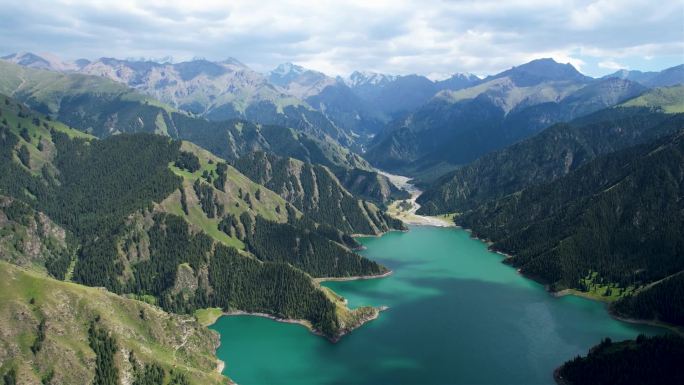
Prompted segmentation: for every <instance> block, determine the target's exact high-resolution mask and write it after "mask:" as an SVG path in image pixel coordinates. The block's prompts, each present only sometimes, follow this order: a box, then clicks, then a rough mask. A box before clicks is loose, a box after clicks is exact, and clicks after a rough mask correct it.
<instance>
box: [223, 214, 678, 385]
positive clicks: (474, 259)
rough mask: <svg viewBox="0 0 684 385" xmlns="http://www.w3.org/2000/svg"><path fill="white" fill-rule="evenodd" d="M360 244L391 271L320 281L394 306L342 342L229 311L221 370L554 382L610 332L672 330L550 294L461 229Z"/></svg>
mask: <svg viewBox="0 0 684 385" xmlns="http://www.w3.org/2000/svg"><path fill="white" fill-rule="evenodd" d="M360 242H361V243H362V244H363V245H364V246H365V250H364V251H363V252H362V254H363V255H364V256H367V257H369V258H371V259H374V260H376V261H378V262H380V263H382V264H384V265H385V266H387V267H389V268H390V269H392V270H393V274H392V275H390V276H388V277H385V278H380V279H368V280H357V281H346V282H325V283H324V285H325V286H327V287H329V288H331V289H333V290H334V291H335V292H336V293H338V294H340V295H342V296H344V297H345V298H346V299H347V300H348V302H349V305H350V307H357V306H362V305H373V306H388V307H389V309H388V310H386V311H383V312H382V313H381V314H380V317H379V318H378V319H376V320H374V321H371V322H369V323H367V324H366V325H364V326H362V327H361V328H360V329H358V330H355V331H353V332H352V333H351V334H349V335H347V336H345V337H343V338H342V339H341V340H340V341H339V342H337V343H334V344H333V343H330V342H329V341H327V340H326V339H324V338H321V337H319V336H316V335H314V334H313V333H311V332H309V331H308V330H307V329H306V328H304V327H302V326H300V325H294V324H288V323H281V322H276V321H273V320H270V319H266V318H261V317H256V316H223V317H221V318H219V319H218V321H217V322H216V323H215V324H214V325H212V326H211V328H212V329H214V330H216V331H217V332H219V333H220V335H221V346H220V347H219V349H218V351H217V355H218V357H219V359H221V360H223V361H224V362H225V363H226V366H225V368H224V373H225V374H227V375H229V376H230V377H231V378H232V379H233V380H234V381H236V382H237V383H238V384H241V385H254V384H258V385H262V384H285V383H288V384H292V383H297V384H389V383H392V384H497V383H507V384H553V383H554V381H553V370H554V369H555V368H556V367H558V366H560V365H561V364H562V363H563V362H565V361H566V360H568V359H571V358H573V357H574V356H576V355H578V354H585V352H586V351H587V349H589V348H590V347H591V346H593V345H594V344H595V343H596V341H600V340H601V339H602V338H604V337H610V338H612V339H613V340H623V339H627V338H634V337H636V336H637V335H638V334H640V333H643V334H645V335H655V334H661V333H664V332H665V330H664V329H660V328H657V327H653V326H648V325H641V324H631V323H626V322H622V321H619V320H616V319H614V318H612V317H611V316H610V315H609V313H608V311H607V309H606V305H605V304H604V303H601V302H597V301H592V300H589V299H585V298H580V297H576V296H562V297H555V296H553V295H551V294H549V293H548V292H547V291H546V290H545V289H544V286H543V285H541V284H539V283H537V282H534V281H532V280H530V279H527V278H525V277H523V276H521V275H520V274H518V273H517V272H516V270H515V269H514V268H511V267H509V266H507V265H505V264H503V263H501V261H502V258H503V257H502V256H501V255H500V254H497V253H493V252H491V251H489V250H488V249H487V247H486V245H485V243H483V242H482V241H480V240H477V239H474V238H472V237H471V236H470V234H469V233H468V232H467V231H465V230H462V229H458V228H444V227H431V226H411V227H410V230H409V231H408V232H390V233H387V234H385V235H383V236H381V237H369V238H361V239H360Z"/></svg>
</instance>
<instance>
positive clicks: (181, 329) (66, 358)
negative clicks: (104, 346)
mask: <svg viewBox="0 0 684 385" xmlns="http://www.w3.org/2000/svg"><path fill="white" fill-rule="evenodd" d="M0 273H1V275H2V277H3V279H2V280H0V324H2V333H0V363H1V364H0V371H2V372H5V371H6V370H9V367H10V366H12V367H15V368H16V369H17V374H18V377H19V379H20V383H26V384H38V383H40V379H41V378H42V376H44V375H45V374H46V373H47V372H48V371H50V370H53V371H54V374H55V378H54V380H53V383H69V384H76V383H88V382H89V381H90V380H89V379H92V378H93V375H94V365H93V360H94V358H95V353H94V352H93V351H92V349H90V347H89V344H88V326H89V322H90V321H91V320H93V319H94V318H95V317H96V316H98V315H99V316H100V324H101V325H102V326H103V327H104V328H106V329H107V330H109V331H110V332H111V333H112V335H113V336H114V337H115V338H116V340H117V343H118V347H119V349H118V351H117V354H116V362H117V365H118V366H119V371H120V377H122V378H123V377H126V375H127V374H130V372H131V370H132V369H131V365H130V363H129V361H128V352H133V353H134V355H135V357H136V359H137V360H138V361H140V362H145V363H151V362H157V363H158V364H160V365H162V366H163V367H165V368H166V369H167V370H170V369H172V368H173V369H174V370H176V371H181V372H183V373H185V374H186V375H187V376H188V377H189V379H190V380H191V382H192V383H194V384H221V383H226V382H227V379H226V378H225V377H222V376H221V375H220V374H219V373H218V372H217V371H216V370H215V369H216V358H215V356H214V350H215V347H216V344H217V343H218V339H217V337H216V335H215V334H214V333H213V332H211V331H209V330H208V329H206V328H204V327H202V326H201V325H200V324H199V323H197V322H196V321H195V320H194V319H193V318H192V317H188V316H178V315H171V314H168V313H165V312H163V311H162V310H160V309H159V308H156V307H153V306H150V305H148V304H145V303H143V302H140V301H135V300H131V299H126V298H123V297H119V296H117V295H114V294H112V293H109V292H107V291H105V290H102V289H98V288H90V287H85V286H81V285H77V284H72V283H67V282H61V281H57V280H54V279H51V278H47V277H45V276H43V275H42V274H40V273H37V272H33V271H29V270H24V269H22V268H19V267H16V266H14V265H11V264H8V263H6V262H0ZM32 299H33V302H34V303H33V304H32V303H31V301H32ZM141 312H142V313H141ZM141 314H143V317H144V318H145V319H142V318H141ZM40 319H45V324H46V337H45V341H44V342H43V345H42V348H41V350H40V351H39V352H38V353H37V354H35V355H34V354H33V353H32V352H31V349H30V347H31V345H32V344H33V342H34V341H35V339H36V332H37V326H38V323H39V322H40ZM56 357H59V359H55V358H56Z"/></svg>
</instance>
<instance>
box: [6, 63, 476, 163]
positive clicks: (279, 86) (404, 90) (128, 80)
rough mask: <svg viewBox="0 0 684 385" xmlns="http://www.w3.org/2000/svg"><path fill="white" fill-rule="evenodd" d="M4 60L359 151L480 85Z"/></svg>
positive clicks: (208, 67)
mask: <svg viewBox="0 0 684 385" xmlns="http://www.w3.org/2000/svg"><path fill="white" fill-rule="evenodd" d="M4 59H5V60H6V61H9V62H12V63H15V64H19V65H22V66H25V67H29V68H37V69H44V70H52V71H60V72H72V73H81V74H88V75H94V76H99V77H104V78H107V79H110V80H114V81H116V82H118V83H122V84H125V85H127V86H129V87H131V88H133V89H135V90H137V91H140V92H142V93H144V94H146V95H149V96H151V97H153V98H155V99H156V100H159V101H161V102H163V103H165V104H168V105H170V106H172V107H174V108H177V109H180V110H184V111H188V112H191V113H193V114H195V115H200V116H203V117H206V118H207V119H209V120H214V121H221V120H227V119H234V118H243V119H247V120H249V121H252V122H255V123H260V124H276V125H284V126H287V127H292V128H302V127H303V128H307V129H309V130H316V129H320V130H324V131H326V132H327V133H328V134H330V135H331V137H333V138H334V139H335V140H337V141H339V142H340V143H342V144H343V145H345V146H349V147H353V148H355V149H357V150H359V151H362V150H363V148H364V145H365V144H366V143H367V142H368V141H369V138H371V137H372V136H373V135H375V134H376V133H377V132H379V131H380V130H381V128H382V127H383V126H384V125H385V124H386V123H387V122H388V121H389V120H390V119H391V118H392V117H393V116H395V115H396V114H399V113H406V112H408V111H411V110H412V109H414V108H416V107H418V106H420V105H422V104H423V103H425V102H426V101H427V100H429V99H430V98H431V97H432V96H434V94H435V93H436V92H438V91H440V90H444V89H459V88H462V87H466V86H467V85H470V84H474V83H475V82H477V81H479V79H477V78H476V77H474V76H472V75H460V74H456V75H454V76H453V77H452V78H450V79H447V80H444V81H440V82H433V81H431V80H429V79H427V78H425V77H423V76H417V75H408V76H390V75H383V74H376V73H361V72H354V73H353V74H352V75H351V76H350V78H349V79H341V78H332V77H329V76H327V75H325V74H323V73H321V72H318V71H314V70H310V69H306V68H304V67H301V66H298V65H295V64H292V63H284V64H281V65H279V66H278V67H277V68H275V69H274V70H272V71H270V72H269V73H268V74H266V75H263V74H261V73H258V72H256V71H254V70H252V69H250V68H249V67H247V66H246V65H244V64H242V63H240V62H239V61H238V60H236V59H232V58H229V59H227V60H224V61H219V62H212V61H208V60H204V59H197V60H192V61H189V62H181V63H168V62H164V63H160V62H156V61H144V60H140V61H134V60H120V59H114V58H100V59H97V60H94V61H92V62H90V61H87V60H78V61H75V62H62V61H59V60H58V59H56V58H51V59H46V55H35V54H31V53H23V54H13V55H9V56H6V57H5V58H4Z"/></svg>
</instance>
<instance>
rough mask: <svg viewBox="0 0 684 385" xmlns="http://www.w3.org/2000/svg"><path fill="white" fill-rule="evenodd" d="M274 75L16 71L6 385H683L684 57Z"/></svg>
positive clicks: (57, 63) (2, 312)
mask: <svg viewBox="0 0 684 385" xmlns="http://www.w3.org/2000/svg"><path fill="white" fill-rule="evenodd" d="M259 68H261V69H260V70H259V71H257V70H255V69H253V68H252V67H250V66H249V65H246V64H244V63H242V62H241V61H239V60H237V59H235V58H228V59H222V60H209V59H206V58H203V57H195V58H193V59H192V60H190V59H188V60H182V61H174V60H172V59H170V58H167V59H164V60H162V59H159V60H151V59H145V58H140V59H134V58H127V59H117V58H112V57H100V58H94V59H92V60H90V59H79V60H64V61H62V60H61V59H58V58H57V57H55V56H51V55H42V54H34V53H30V52H23V53H16V54H9V55H6V56H4V57H3V58H2V59H1V60H0V270H1V271H2V275H3V276H4V277H6V278H7V279H6V280H3V281H2V283H1V285H2V290H1V291H0V326H2V328H0V329H2V330H3V332H0V385H15V384H17V383H19V384H31V385H33V384H36V385H37V384H41V385H48V384H51V385H55V384H60V383H84V384H86V383H87V384H90V383H92V384H94V385H120V384H121V385H153V384H154V385H190V384H197V385H199V384H214V383H217V384H218V383H223V384H227V383H240V384H247V385H249V384H253V385H261V384H289V383H298V384H341V385H342V384H344V385H347V384H354V385H356V384H359V385H361V384H376V383H396V384H407V385H408V384H499V383H510V384H551V383H553V382H554V381H556V382H557V383H559V384H563V385H572V384H575V385H577V384H580V383H583V382H586V381H589V380H587V379H588V378H591V379H595V380H596V381H598V382H597V384H603V385H605V381H606V380H605V378H611V375H612V376H613V377H615V375H614V374H611V371H614V370H616V369H615V368H619V370H621V371H625V373H628V372H629V367H628V366H630V365H634V362H643V363H645V368H646V369H645V370H647V371H651V372H653V373H655V374H653V375H652V376H651V377H650V378H653V379H655V378H659V379H663V378H664V379H666V380H669V379H672V378H676V374H673V372H674V370H675V367H676V365H674V364H673V363H674V362H677V357H678V356H677V355H678V354H681V351H682V346H684V344H682V343H681V341H682V338H681V335H682V328H683V327H684V259H682V256H683V255H684V239H683V238H682V234H684V206H683V205H684V199H683V196H684V195H683V194H684V193H683V192H684V113H683V111H684V65H675V66H670V67H668V68H665V69H662V70H660V71H646V72H642V71H636V70H620V71H617V72H613V73H607V74H605V76H596V77H594V76H589V75H587V74H585V73H584V72H583V71H580V69H581V68H580V66H578V65H573V64H570V63H565V62H561V61H557V59H554V58H550V57H539V58H537V59H532V60H529V61H528V62H526V63H522V64H519V65H516V66H513V67H510V68H509V67H505V68H508V69H502V68H504V67H502V68H499V70H498V72H492V73H490V74H488V75H486V76H484V75H481V76H476V75H473V74H469V73H453V72H450V73H449V74H444V75H441V76H439V77H437V76H436V75H435V74H431V75H430V76H427V75H418V74H411V73H403V72H402V74H400V75H390V74H387V73H381V72H374V71H354V72H351V74H350V75H348V76H341V75H339V76H338V75H335V76H333V75H328V74H326V73H324V72H321V71H318V70H314V69H310V68H307V67H305V66H303V65H298V64H293V63H290V62H285V63H282V64H279V65H277V66H275V68H273V67H270V68H273V69H270V70H264V69H263V67H259ZM450 71H451V70H450ZM347 73H348V72H347ZM568 294H571V295H568ZM625 321H629V322H625ZM613 341H615V342H613ZM59 352H62V353H59ZM60 354H61V355H60ZM583 354H586V357H582V356H581V355H583ZM57 356H60V357H62V359H61V360H55V357H57ZM655 357H657V359H656V358H655ZM673 357H674V358H673ZM628 363H630V364H629V365H628ZM615 378H620V381H622V382H620V383H621V384H622V383H624V384H625V385H630V384H631V383H630V378H637V375H636V374H635V375H633V376H631V375H630V376H627V375H624V376H617V377H615ZM639 378H642V377H639ZM643 378H649V377H648V376H645V375H644V377H643ZM666 382H667V381H666ZM666 382H665V383H666Z"/></svg>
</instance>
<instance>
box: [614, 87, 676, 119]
mask: <svg viewBox="0 0 684 385" xmlns="http://www.w3.org/2000/svg"><path fill="white" fill-rule="evenodd" d="M621 106H622V107H655V108H659V109H662V111H663V112H665V113H668V114H675V113H681V112H684V86H682V85H680V86H673V87H663V88H656V89H653V90H651V91H649V92H646V93H645V94H643V95H641V96H638V97H636V98H634V99H631V100H628V101H626V102H625V103H623V104H621Z"/></svg>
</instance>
